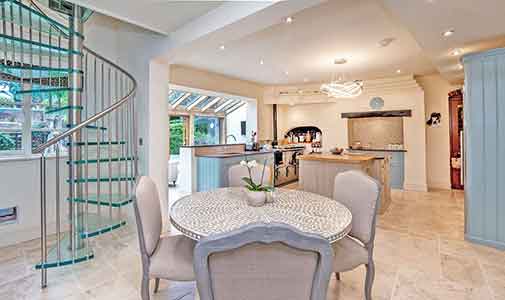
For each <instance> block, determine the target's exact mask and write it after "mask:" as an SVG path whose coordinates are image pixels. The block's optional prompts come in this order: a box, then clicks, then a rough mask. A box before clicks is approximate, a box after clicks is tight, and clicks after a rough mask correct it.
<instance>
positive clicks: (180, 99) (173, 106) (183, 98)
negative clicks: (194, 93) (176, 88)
mask: <svg viewBox="0 0 505 300" xmlns="http://www.w3.org/2000/svg"><path fill="white" fill-rule="evenodd" d="M189 96H191V93H186V94H184V95H183V96H181V97H180V98H179V99H177V101H175V103H174V104H173V105H172V108H176V107H177V106H178V105H179V104H181V103H182V101H184V100H186V98H188V97H189Z"/></svg>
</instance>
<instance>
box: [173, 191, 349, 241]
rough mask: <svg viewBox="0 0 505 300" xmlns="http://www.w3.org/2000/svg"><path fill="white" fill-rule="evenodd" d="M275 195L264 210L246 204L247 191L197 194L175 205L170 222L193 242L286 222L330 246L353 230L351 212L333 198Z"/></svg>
mask: <svg viewBox="0 0 505 300" xmlns="http://www.w3.org/2000/svg"><path fill="white" fill-rule="evenodd" d="M274 193H275V195H274V198H275V201H274V202H273V203H267V204H265V205H264V206H262V207H252V206H249V205H247V201H246V197H247V196H246V194H245V191H244V188H221V189H216V190H212V191H208V192H200V193H194V194H191V195H188V196H185V197H183V198H181V199H179V200H178V201H176V202H175V203H174V204H173V205H172V208H171V210H170V217H171V218H170V219H171V222H172V224H173V225H174V226H175V228H177V229H178V230H179V231H181V232H182V233H183V234H184V235H186V236H188V237H189V238H192V239H194V240H199V239H200V238H202V237H205V236H208V235H212V234H218V233H224V232H229V231H232V230H234V229H238V228H240V227H242V226H245V225H247V224H251V223H257V222H263V223H273V222H276V223H285V224H288V225H291V226H293V227H295V228H297V229H298V230H300V231H302V232H307V233H314V234H318V235H320V236H323V237H325V238H326V239H328V241H329V242H330V243H333V242H336V241H338V240H340V239H341V238H343V237H345V236H346V235H347V234H348V233H349V231H350V230H351V221H352V215H351V212H350V211H349V210H348V209H347V208H346V207H345V206H344V205H342V204H340V203H338V202H337V201H335V200H333V199H329V198H326V197H323V196H320V195H316V194H313V193H309V192H304V191H297V190H288V189H279V188H278V189H276V190H275V192H274Z"/></svg>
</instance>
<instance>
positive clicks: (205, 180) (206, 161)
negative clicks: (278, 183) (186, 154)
mask: <svg viewBox="0 0 505 300" xmlns="http://www.w3.org/2000/svg"><path fill="white" fill-rule="evenodd" d="M245 159H247V160H256V161H257V162H258V164H259V165H261V164H263V162H264V161H266V162H267V167H268V168H270V170H273V161H274V159H273V152H262V151H248V152H244V153H232V154H206V155H201V156H198V157H197V158H196V160H197V181H196V182H197V191H198V192H204V191H209V190H212V189H216V188H220V187H228V186H229V184H228V169H229V168H230V167H231V166H234V165H237V164H240V162H241V161H242V160H245ZM270 174H271V175H272V172H270ZM270 177H271V176H270ZM267 180H268V182H270V184H271V182H272V178H268V179H267Z"/></svg>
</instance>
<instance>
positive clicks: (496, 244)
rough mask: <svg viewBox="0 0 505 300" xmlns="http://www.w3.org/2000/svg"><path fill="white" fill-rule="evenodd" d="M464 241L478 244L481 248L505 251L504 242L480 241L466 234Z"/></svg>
mask: <svg viewBox="0 0 505 300" xmlns="http://www.w3.org/2000/svg"><path fill="white" fill-rule="evenodd" d="M465 240H467V241H469V242H472V243H475V244H479V245H483V246H488V247H493V248H496V249H499V250H504V251H505V243H504V242H498V241H490V240H484V239H481V238H478V237H474V236H471V235H468V234H465Z"/></svg>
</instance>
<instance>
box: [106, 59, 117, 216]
mask: <svg viewBox="0 0 505 300" xmlns="http://www.w3.org/2000/svg"><path fill="white" fill-rule="evenodd" d="M111 84H112V82H111V71H110V66H109V68H108V72H107V90H108V91H109V93H108V96H107V99H108V100H107V102H108V104H109V106H110V105H111V104H112V88H111ZM111 115H112V113H109V115H108V116H107V119H108V122H107V126H108V128H109V130H107V134H108V137H109V143H108V147H107V152H108V153H109V163H108V165H107V170H108V173H109V185H108V186H109V219H110V222H111V223H112V219H113V218H112V195H113V193H112V163H111V162H110V160H111V158H112V118H111ZM116 143H117V144H118V145H119V144H120V141H116ZM119 197H120V196H119Z"/></svg>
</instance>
